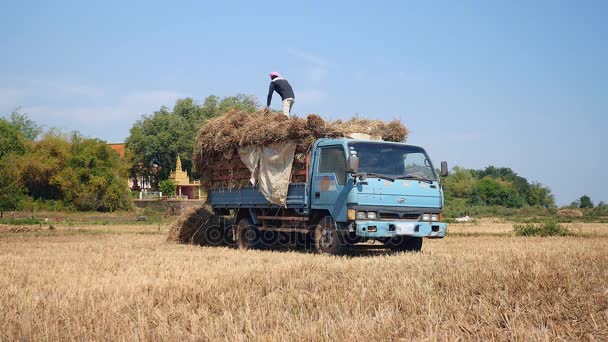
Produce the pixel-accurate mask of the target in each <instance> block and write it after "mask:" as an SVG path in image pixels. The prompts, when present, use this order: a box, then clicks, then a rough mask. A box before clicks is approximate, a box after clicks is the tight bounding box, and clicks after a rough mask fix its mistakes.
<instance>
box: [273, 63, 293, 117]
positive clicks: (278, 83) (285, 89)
mask: <svg viewBox="0 0 608 342" xmlns="http://www.w3.org/2000/svg"><path fill="white" fill-rule="evenodd" d="M274 91H276V92H277V93H279V95H281V99H282V100H283V114H285V115H287V116H289V113H291V107H293V102H294V100H295V96H294V94H293V89H292V88H291V85H290V84H289V82H288V81H287V80H286V79H284V78H283V77H281V74H279V73H278V72H276V71H273V72H271V73H270V88H268V99H267V100H266V108H267V109H268V108H270V102H271V101H272V93H273V92H274Z"/></svg>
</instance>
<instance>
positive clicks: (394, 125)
mask: <svg viewBox="0 0 608 342" xmlns="http://www.w3.org/2000/svg"><path fill="white" fill-rule="evenodd" d="M353 133H364V134H368V135H370V136H373V137H380V138H382V140H385V141H395V142H404V141H405V140H406V139H407V133H408V131H407V128H406V127H405V126H404V125H403V124H402V123H401V122H399V121H398V120H394V121H391V122H384V121H382V120H369V119H364V118H361V117H355V118H352V119H350V120H346V121H344V120H337V121H333V122H331V121H329V122H328V121H325V120H323V118H321V117H320V116H318V115H315V114H310V115H308V117H307V118H306V119H302V118H297V117H287V116H285V115H283V114H281V113H275V112H271V111H267V110H261V111H257V112H254V113H248V112H243V111H238V110H235V111H231V112H228V113H226V114H224V115H221V116H218V117H216V118H213V119H210V120H207V121H206V122H205V124H203V126H202V127H201V128H200V130H199V132H198V135H197V138H196V148H195V153H194V156H193V159H194V163H195V165H196V166H197V168H198V169H199V170H200V171H203V173H204V171H205V168H206V167H207V165H208V164H207V163H208V161H209V160H210V159H218V158H220V157H221V156H224V155H227V154H228V155H231V154H233V153H234V152H235V151H236V150H237V149H238V148H239V147H242V146H248V145H259V146H265V145H270V144H272V143H275V142H283V141H289V140H292V141H295V142H296V143H297V144H298V149H297V150H298V151H308V149H309V148H310V146H311V145H312V144H313V143H314V142H315V140H317V139H318V138H324V137H347V136H349V135H350V134H353Z"/></svg>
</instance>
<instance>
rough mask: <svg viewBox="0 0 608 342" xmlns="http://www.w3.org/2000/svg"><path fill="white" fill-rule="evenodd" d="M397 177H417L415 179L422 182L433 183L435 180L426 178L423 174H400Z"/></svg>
mask: <svg viewBox="0 0 608 342" xmlns="http://www.w3.org/2000/svg"><path fill="white" fill-rule="evenodd" d="M395 179H415V180H419V181H421V182H426V183H429V184H433V182H434V181H432V180H430V179H427V178H424V177H422V176H417V175H405V176H399V177H395Z"/></svg>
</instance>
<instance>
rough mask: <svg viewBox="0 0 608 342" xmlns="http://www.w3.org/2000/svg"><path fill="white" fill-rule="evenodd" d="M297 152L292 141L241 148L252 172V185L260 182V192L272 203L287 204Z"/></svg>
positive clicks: (240, 153) (241, 152)
mask: <svg viewBox="0 0 608 342" xmlns="http://www.w3.org/2000/svg"><path fill="white" fill-rule="evenodd" d="M295 152H296V144H295V143H294V142H292V141H290V142H287V143H274V144H271V145H268V146H246V147H241V148H239V156H240V158H241V161H242V162H243V163H244V164H245V166H247V168H248V169H249V171H250V172H251V178H250V179H249V181H250V182H251V185H255V184H259V188H260V192H261V193H262V194H263V195H264V197H265V198H266V199H267V200H268V201H269V202H270V203H273V204H277V205H281V206H285V204H286V200H287V190H288V189H289V183H290V182H291V165H292V164H293V158H294V155H295Z"/></svg>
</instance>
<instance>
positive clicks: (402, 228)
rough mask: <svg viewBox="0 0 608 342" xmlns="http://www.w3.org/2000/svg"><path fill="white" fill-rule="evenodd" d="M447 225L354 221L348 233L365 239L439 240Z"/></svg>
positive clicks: (439, 223) (441, 223)
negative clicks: (405, 237) (426, 238)
mask: <svg viewBox="0 0 608 342" xmlns="http://www.w3.org/2000/svg"><path fill="white" fill-rule="evenodd" d="M447 229H448V225H447V224H445V223H443V222H422V221H420V222H412V221H369V220H361V221H354V222H352V223H351V224H350V225H349V231H350V232H355V233H356V234H357V236H360V237H367V238H386V237H393V236H400V235H403V236H416V237H428V238H435V239H440V238H442V237H444V236H445V233H446V231H447Z"/></svg>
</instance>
